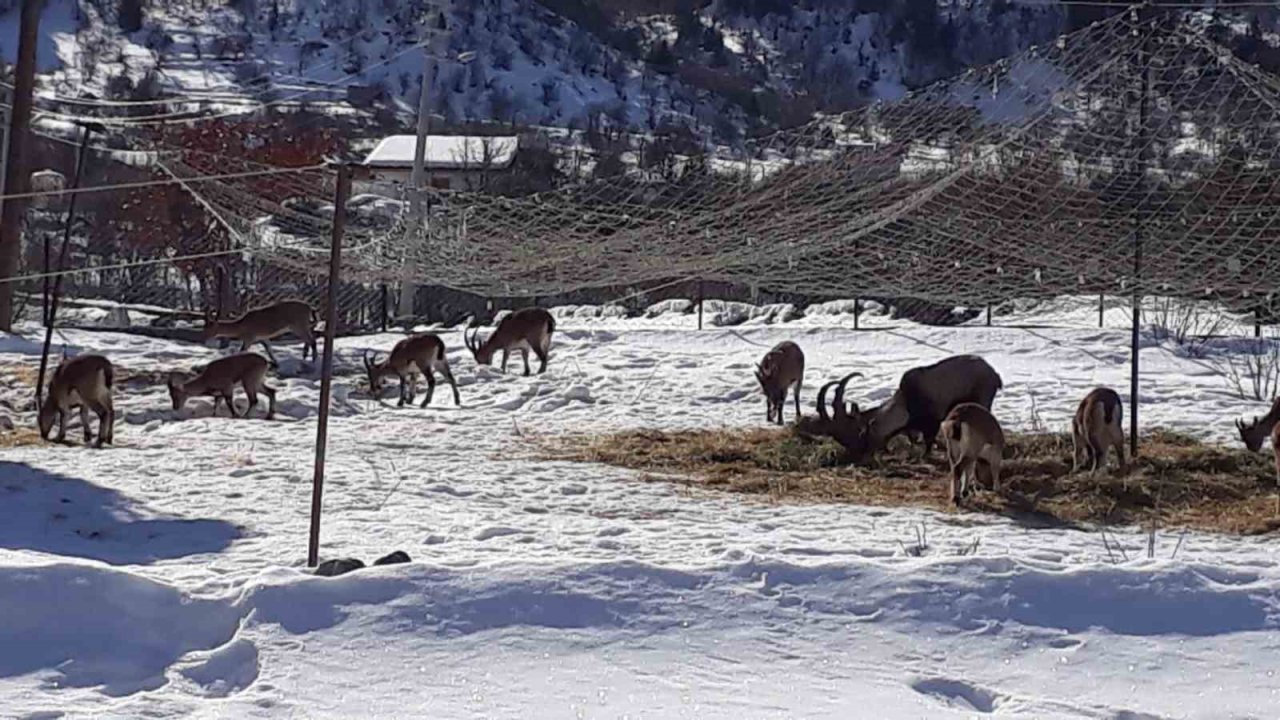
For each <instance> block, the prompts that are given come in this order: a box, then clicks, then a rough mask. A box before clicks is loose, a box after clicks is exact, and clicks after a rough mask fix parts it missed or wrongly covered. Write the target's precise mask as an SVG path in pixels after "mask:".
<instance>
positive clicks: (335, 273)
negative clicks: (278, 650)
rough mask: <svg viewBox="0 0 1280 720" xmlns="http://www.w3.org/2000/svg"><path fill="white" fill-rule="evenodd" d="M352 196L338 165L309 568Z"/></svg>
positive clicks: (315, 542)
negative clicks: (339, 292) (343, 251)
mask: <svg viewBox="0 0 1280 720" xmlns="http://www.w3.org/2000/svg"><path fill="white" fill-rule="evenodd" d="M350 195H351V168H349V167H347V166H346V165H345V164H344V165H340V166H338V188H337V191H336V192H335V194H334V203H333V233H332V236H331V239H330V247H329V289H328V293H327V295H328V303H327V305H328V307H327V308H326V309H325V318H324V360H323V361H322V362H321V370H320V410H319V417H318V418H317V421H316V462H315V474H314V476H313V477H312V481H311V538H310V540H309V541H308V543H307V566H308V567H315V566H316V563H318V562H319V561H320V509H321V507H322V502H321V496H322V495H323V494H324V459H325V452H326V451H327V450H328V445H329V393H330V388H331V386H332V382H333V338H334V335H335V334H336V333H337V325H338V280H339V276H340V274H341V273H340V271H341V267H342V234H343V233H344V232H345V231H346V228H347V198H348V197H349V196H350Z"/></svg>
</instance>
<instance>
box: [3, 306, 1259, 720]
mask: <svg viewBox="0 0 1280 720" xmlns="http://www.w3.org/2000/svg"><path fill="white" fill-rule="evenodd" d="M582 314H584V315H585V314H589V313H582ZM851 322H852V318H851V317H850V316H848V315H840V314H834V315H832V314H828V315H817V314H813V313H811V314H810V315H809V316H807V317H805V318H801V319H797V320H793V321H790V322H783V323H774V324H760V323H757V324H752V323H747V324H744V325H739V326H734V327H710V326H709V327H708V328H707V329H705V330H702V331H697V330H696V329H694V323H695V318H694V316H692V315H687V314H680V315H661V316H659V317H655V318H648V319H634V320H628V319H619V318H603V319H601V318H597V319H591V318H569V317H565V318H563V319H562V320H561V322H560V326H561V327H560V328H559V330H558V331H557V334H556V336H555V342H554V346H553V350H552V362H551V367H550V370H549V371H548V373H547V374H546V375H544V376H541V377H532V378H524V377H521V376H519V375H518V374H516V373H514V372H513V373H512V374H510V375H501V374H499V373H498V372H497V371H496V370H495V369H492V368H477V367H476V366H475V364H474V362H472V361H471V359H470V357H469V355H467V353H466V351H465V349H463V347H462V340H461V336H460V333H459V332H457V331H455V330H452V329H450V330H446V331H443V332H442V335H443V337H444V339H445V342H446V343H447V344H448V346H449V347H450V348H451V352H450V360H451V362H452V364H453V366H454V368H455V373H456V374H457V376H458V380H459V383H460V385H461V392H462V400H463V406H462V407H461V408H455V407H453V405H452V402H451V398H450V397H449V393H448V392H447V391H445V392H438V393H437V395H436V398H435V400H434V402H433V406H432V407H431V408H429V409H426V410H422V409H418V408H416V407H415V408H405V409H397V408H395V407H394V401H393V398H394V390H393V389H388V390H387V391H386V395H385V399H384V401H383V402H382V403H381V404H379V403H377V402H374V401H373V400H371V399H370V398H369V397H368V396H367V393H366V392H365V391H364V390H363V385H364V381H363V375H362V374H361V373H360V355H361V352H362V351H363V349H365V348H370V347H372V348H380V349H387V348H389V347H390V346H391V345H392V344H393V343H394V341H395V340H396V339H397V337H398V336H397V335H395V334H387V335H378V336H367V337H353V338H346V339H343V340H341V341H339V343H338V347H337V350H338V352H337V369H338V373H339V377H338V378H337V380H336V382H335V387H334V390H335V392H334V397H335V400H334V416H333V418H332V423H331V434H330V446H329V466H328V475H327V480H326V484H325V496H324V500H325V518H324V527H323V533H322V547H321V554H322V556H323V557H325V558H333V557H345V556H355V557H359V558H361V559H363V560H365V561H366V562H369V561H371V560H373V559H374V558H376V557H378V556H380V555H383V554H386V553H388V552H390V551H392V550H396V549H402V550H405V551H407V552H408V553H409V554H410V555H411V556H412V557H413V560H414V562H412V563H410V564H407V565H397V566H388V567H378V568H370V569H365V570H361V571H358V572H356V573H352V574H349V575H345V576H342V577H340V578H318V577H312V576H309V575H308V574H306V573H305V572H304V570H305V568H304V567H303V559H304V558H305V551H306V538H307V522H308V510H309V503H310V491H311V482H310V481H311V459H312V452H313V442H314V436H315V422H314V418H315V407H316V402H317V396H318V386H319V383H318V381H317V380H316V373H315V372H314V369H313V368H310V367H308V366H304V365H302V364H301V363H300V362H299V361H298V360H297V357H298V355H297V353H298V352H299V350H300V349H299V347H298V346H290V347H287V348H286V347H280V346H277V354H278V355H279V356H280V357H281V359H282V361H283V367H282V372H281V374H282V376H283V377H282V378H281V379H279V380H278V381H276V385H277V386H279V387H280V388H281V392H280V399H281V402H280V408H279V413H280V417H279V419H278V420H277V421H275V422H271V423H267V422H264V421H262V420H260V419H249V420H231V419H228V418H226V417H220V418H216V419H214V418H210V417H209V410H210V403H209V402H208V401H194V402H192V403H191V404H190V405H189V406H188V407H187V408H186V409H185V410H184V411H182V412H180V413H174V412H172V411H171V410H170V409H169V405H168V402H169V401H168V396H167V393H166V391H165V389H164V387H163V386H162V385H155V384H148V381H146V380H145V379H142V380H133V381H124V382H121V383H120V384H119V386H118V392H117V402H118V405H117V407H118V409H119V410H120V416H121V419H120V421H119V424H118V425H117V432H116V446H115V447H111V448H107V449H105V450H102V451H93V450H89V449H85V448H82V447H79V446H78V445H73V446H66V447H55V446H48V445H45V446H30V447H19V448H13V449H7V450H2V451H0V608H3V611H2V612H0V716H3V717H6V718H7V717H54V716H59V713H65V714H66V715H69V716H73V717H88V716H93V717H139V716H148V717H175V716H184V717H185V716H195V717H284V716H289V717H362V718H375V717H431V718H473V717H474V718H481V717H498V718H512V717H522V718H544V717H545V718H563V717H578V718H602V717H609V718H622V717H629V718H683V717H688V718H795V717H805V718H809V717H815V718H826V717H841V718H845V717H874V718H939V717H974V716H979V715H984V714H994V715H1001V716H1009V717H1035V718H1059V717H1061V718H1114V719H1116V720H1119V719H1121V718H1127V719H1135V718H1181V717H1196V718H1225V717H1231V718H1244V717H1257V718H1263V717H1275V716H1276V712H1277V708H1280V678H1277V677H1276V674H1275V673H1276V670H1277V666H1278V665H1280V661H1277V659H1276V658H1277V657H1280V634H1278V633H1277V632H1276V631H1277V629H1280V595H1277V591H1278V590H1280V571H1278V570H1277V568H1276V555H1277V545H1276V542H1275V539H1274V538H1269V537H1266V538H1244V539H1240V538H1231V537H1224V536H1214V535H1200V534H1188V535H1186V536H1185V537H1184V538H1183V539H1182V541H1181V547H1180V549H1179V551H1178V553H1177V556H1176V558H1172V559H1171V555H1172V554H1173V550H1174V546H1175V545H1176V544H1177V542H1178V536H1177V534H1176V533H1175V532H1173V531H1170V532H1168V533H1164V534H1162V535H1161V536H1160V537H1159V538H1158V542H1157V545H1158V548H1157V559H1155V560H1148V559H1146V558H1145V552H1144V551H1143V550H1142V549H1140V548H1142V546H1143V545H1144V544H1145V537H1143V536H1141V534H1140V533H1139V531H1138V530H1136V529H1129V530H1125V529H1119V530H1117V536H1118V538H1119V540H1120V542H1121V543H1122V544H1123V545H1124V546H1126V547H1127V554H1128V557H1129V558H1130V559H1129V560H1123V559H1119V558H1112V557H1110V556H1109V554H1108V552H1107V550H1106V548H1105V547H1104V545H1103V542H1102V540H1101V538H1100V536H1099V535H1098V534H1097V533H1091V532H1084V531H1078V530H1069V529H1060V528H1032V527H1026V526H1023V525H1019V524H1018V523H1016V522H1014V521H1011V520H1008V519H1003V518H996V517H986V516H978V515H973V514H965V513H957V514H939V513H932V512H925V511H917V510H893V509H884V508H860V507H852V506H821V505H810V506H800V505H786V504H783V505H773V504H768V503H765V502H757V501H751V500H749V499H744V498H742V497H738V496H732V497H731V496H725V495H703V494H699V493H694V492H692V491H690V490H688V489H685V488H683V487H681V486H680V485H678V484H672V485H664V484H659V483H648V482H637V481H635V479H634V475H633V474H632V473H630V472H628V471H624V470H620V469H616V468H609V467H597V466H587V465H575V464H568V463H559V462H546V461H535V460H531V459H529V458H528V457H526V456H525V455H524V454H523V452H524V451H523V450H522V448H521V444H520V442H519V440H520V438H519V435H521V434H528V433H560V432H580V431H591V432H594V431H606V430H611V429H620V428H630V427H638V426H649V427H664V428H674V427H705V426H720V425H729V426H738V425H758V424H761V423H762V422H763V416H764V407H763V405H764V403H763V402H762V401H761V400H760V398H759V396H758V394H757V391H756V388H755V380H754V379H753V377H752V375H751V372H750V368H751V364H752V363H753V362H754V361H755V360H757V359H758V358H759V356H760V355H761V354H763V352H764V351H765V350H766V349H767V348H768V347H769V346H771V345H772V344H774V343H776V342H778V341H780V340H782V339H786V338H790V339H793V340H795V341H796V342H798V343H799V344H800V345H801V347H802V348H803V349H804V351H805V352H806V355H807V357H808V367H809V370H808V386H807V390H806V392H805V397H804V399H805V402H806V404H807V405H808V406H809V407H810V408H811V407H812V403H813V394H814V390H815V389H816V387H817V386H818V384H819V383H820V382H821V381H823V380H825V379H829V378H834V377H836V376H838V375H840V374H842V373H843V372H846V371H849V370H853V369H857V370H860V371H862V372H863V373H865V374H866V375H867V381H866V383H865V384H864V385H862V386H859V388H858V393H859V396H860V397H859V400H860V401H861V400H863V399H864V398H865V399H869V400H876V399H882V398H884V397H886V396H887V395H888V393H889V391H890V388H891V387H892V384H893V382H895V381H896V378H897V376H898V375H899V374H900V373H901V372H902V371H903V370H905V369H906V368H908V367H910V366H913V365H916V364H921V363H926V362H931V361H933V360H936V359H940V358H941V357H943V356H945V355H947V354H953V353H961V352H976V353H981V354H983V355H984V356H986V357H987V358H988V359H989V360H990V361H991V363H992V364H993V365H994V366H995V367H996V368H997V370H998V371H999V372H1000V373H1001V374H1002V376H1003V377H1004V381H1005V390H1004V391H1003V392H1002V394H1001V395H1000V396H998V397H997V400H996V411H997V414H998V415H999V416H1000V417H1001V419H1002V420H1003V421H1004V422H1005V423H1006V425H1009V426H1012V427H1023V428H1025V427H1027V426H1028V425H1030V424H1032V423H1033V422H1039V423H1041V424H1043V425H1044V426H1046V427H1048V428H1050V429H1061V428H1063V427H1065V425H1066V422H1067V419H1068V417H1069V414H1070V412H1071V411H1072V410H1073V409H1074V404H1075V403H1076V402H1077V401H1078V399H1079V397H1080V396H1081V395H1082V394H1083V393H1084V392H1085V391H1086V390H1087V389H1089V388H1090V387H1092V386H1094V385H1095V384H1108V385H1112V386H1114V387H1117V388H1119V389H1123V388H1126V387H1127V371H1128V352H1127V342H1128V330H1127V314H1125V313H1123V312H1122V311H1120V310H1113V311H1110V313H1109V316H1108V319H1107V323H1108V327H1106V328H1105V329H1098V328H1097V327H1096V311H1095V310H1094V308H1093V306H1092V305H1091V304H1090V303H1088V302H1081V303H1078V304H1074V305H1072V304H1059V305H1055V306H1053V307H1049V308H1046V307H1041V308H1039V309H1037V310H1035V311H1034V312H1027V313H1022V314H1019V315H1017V316H1006V317H998V318H997V322H998V323H999V324H1003V325H1004V327H1000V326H997V327H993V328H986V327H983V326H982V325H981V322H980V321H975V322H972V323H970V324H968V325H967V326H964V327H959V328H937V327H923V326H919V325H915V324H912V323H909V322H906V321H897V320H891V319H889V318H886V317H882V316H864V317H863V324H864V327H865V326H870V327H874V328H876V330H875V331H871V332H868V331H862V332H855V331H853V330H851V329H850V327H849V326H850V325H851ZM1011 325H1017V327H1010V326H1011ZM37 336H38V334H37V332H36V331H35V329H34V328H31V329H29V332H26V333H25V334H24V337H5V336H0V365H5V364H12V363H17V362H21V363H32V362H35V361H36V359H37V355H35V353H38V345H37ZM66 336H67V339H68V340H69V342H70V343H71V345H72V346H73V351H87V350H93V351H98V352H104V353H106V354H108V355H109V356H110V357H111V358H112V359H113V361H115V362H116V364H117V365H118V366H119V367H120V368H122V372H121V375H128V374H129V373H154V372H162V371H167V370H169V369H173V368H183V367H190V366H192V365H196V364H201V363H203V362H206V361H207V360H208V359H210V358H212V357H213V356H214V355H215V354H216V351H215V350H213V349H211V348H204V347H200V346H194V345H188V344H182V343H167V342H162V341H157V340H153V339H148V338H140V337H136V336H130V335H127V334H122V333H118V332H112V331H104V332H76V331H70V332H67V333H66ZM1144 345H1145V350H1144V353H1143V362H1144V367H1145V374H1144V383H1143V387H1142V400H1143V407H1142V418H1143V420H1144V422H1145V423H1151V424H1154V425H1163V426H1167V427H1173V428H1177V429H1179V430H1183V431H1187V432H1191V433H1195V434H1197V435H1201V436H1204V437H1208V438H1212V439H1216V440H1221V441H1230V439H1231V434H1232V432H1234V431H1233V429H1232V425H1231V420H1232V419H1233V418H1235V417H1238V416H1241V415H1244V414H1245V413H1259V412H1261V410H1262V409H1263V407H1262V404H1261V403H1256V402H1254V403H1251V402H1245V401H1241V400H1239V399H1236V398H1234V397H1233V396H1232V395H1231V394H1230V393H1229V392H1228V388H1227V385H1226V383H1225V382H1224V380H1223V378H1222V377H1221V376H1220V375H1218V374H1217V373H1216V372H1215V371H1214V369H1213V366H1212V363H1211V362H1207V361H1206V360H1204V359H1201V358H1190V357H1187V356H1186V353H1185V352H1183V351H1181V350H1180V349H1178V348H1176V347H1175V346H1173V345H1172V344H1170V343H1168V342H1165V343H1156V342H1155V341H1153V340H1148V341H1146V342H1145V343H1144ZM1229 346H1230V345H1229V344H1226V345H1224V347H1229ZM1210 352H1212V350H1211V351H1210ZM512 362H513V366H512V368H513V369H518V367H519V360H518V358H515V359H513V361H512ZM1033 397H1034V401H1033ZM9 400H10V401H11V402H21V398H17V397H10V398H9ZM1126 412H1128V408H1126ZM1033 418H1038V420H1033ZM19 422H29V419H28V418H26V417H20V418H19ZM70 437H76V434H75V433H74V432H72V433H70ZM938 491H939V492H940V493H941V492H943V480H942V479H941V478H939V485H938ZM921 534H923V537H924V542H923V545H924V547H921V543H920V542H919V539H920V537H921ZM975 542H976V550H975Z"/></svg>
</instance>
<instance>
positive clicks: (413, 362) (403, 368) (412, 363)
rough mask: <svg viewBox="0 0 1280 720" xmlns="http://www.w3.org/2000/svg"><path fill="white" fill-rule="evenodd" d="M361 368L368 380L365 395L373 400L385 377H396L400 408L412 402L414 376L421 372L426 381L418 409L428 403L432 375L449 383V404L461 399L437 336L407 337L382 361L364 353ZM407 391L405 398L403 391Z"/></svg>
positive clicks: (414, 383)
mask: <svg viewBox="0 0 1280 720" xmlns="http://www.w3.org/2000/svg"><path fill="white" fill-rule="evenodd" d="M364 369H365V372H366V373H367V374H368V377H369V392H371V393H373V396H374V397H375V398H377V397H379V396H380V395H381V394H382V379H383V378H384V377H386V376H388V375H395V376H396V377H398V378H400V403H399V405H400V406H401V407H403V406H404V404H405V403H411V402H413V396H414V394H415V387H414V386H415V385H416V384H417V383H416V380H417V378H416V376H415V372H420V373H422V374H423V375H424V376H425V377H426V378H427V397H426V399H425V400H423V401H422V407H426V406H427V405H430V404H431V396H432V395H433V394H435V391H436V375H435V374H436V372H439V373H440V374H441V375H443V376H444V379H445V380H446V381H447V382H448V383H449V387H451V388H453V404H454V405H461V404H462V400H461V398H460V397H459V396H458V384H457V383H456V382H454V380H453V372H452V371H450V370H449V360H448V359H447V358H446V357H445V353H444V341H442V340H441V339H440V337H439V336H437V335H432V334H429V333H428V334H424V335H413V336H410V337H407V338H405V339H403V340H401V341H400V342H398V343H396V346H395V347H394V348H392V349H391V354H390V355H388V356H387V359H386V360H383V361H382V362H378V361H377V356H376V355H375V356H374V358H372V359H371V358H370V357H369V355H368V353H366V354H365V356H364ZM406 375H407V376H409V382H408V383H406V382H405V376H406ZM406 389H407V390H408V397H407V399H406V394H405V391H406Z"/></svg>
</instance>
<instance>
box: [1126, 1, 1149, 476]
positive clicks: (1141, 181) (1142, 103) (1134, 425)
mask: <svg viewBox="0 0 1280 720" xmlns="http://www.w3.org/2000/svg"><path fill="white" fill-rule="evenodd" d="M1143 14H1144V15H1145V13H1143ZM1144 32H1146V33H1147V34H1146V35H1145V36H1144V37H1143V39H1142V44H1141V45H1139V47H1138V68H1139V71H1140V72H1141V73H1142V81H1141V86H1140V89H1139V92H1140V93H1141V95H1140V97H1139V100H1138V148H1137V150H1138V152H1137V157H1135V158H1134V160H1135V161H1136V165H1137V187H1138V188H1139V191H1140V192H1139V195H1138V205H1137V207H1136V208H1135V209H1134V213H1133V313H1132V316H1133V317H1132V320H1133V326H1132V328H1131V332H1132V335H1131V337H1130V340H1129V345H1130V347H1129V357H1130V366H1129V457H1130V459H1134V458H1137V457H1138V427H1139V425H1138V378H1139V372H1140V363H1139V361H1138V353H1139V344H1140V343H1139V337H1138V336H1139V332H1140V330H1141V326H1142V325H1141V324H1142V239H1143V238H1142V234H1143V232H1142V231H1143V224H1144V222H1145V221H1146V218H1145V217H1144V216H1143V210H1144V206H1145V205H1146V202H1145V198H1144V197H1143V196H1142V194H1141V191H1142V190H1143V189H1144V188H1145V186H1146V175H1147V113H1148V108H1147V103H1148V99H1149V96H1150V94H1151V71H1150V69H1149V67H1148V65H1149V64H1150V57H1149V53H1148V50H1147V45H1148V43H1149V42H1150V41H1151V32H1152V29H1151V28H1150V27H1146V28H1144Z"/></svg>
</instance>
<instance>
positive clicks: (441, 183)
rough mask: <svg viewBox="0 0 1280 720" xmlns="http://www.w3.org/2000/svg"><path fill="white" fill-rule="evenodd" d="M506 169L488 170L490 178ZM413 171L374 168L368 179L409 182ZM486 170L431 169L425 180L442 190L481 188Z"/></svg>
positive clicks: (475, 189) (407, 169) (472, 189)
mask: <svg viewBox="0 0 1280 720" xmlns="http://www.w3.org/2000/svg"><path fill="white" fill-rule="evenodd" d="M506 172H507V171H506V170H489V171H488V172H487V175H488V177H489V178H490V179H492V178H493V177H495V176H498V175H501V174H503V173H506ZM412 175H413V171H412V170H411V169H409V168H376V169H371V171H370V179H371V180H373V181H375V182H394V183H401V184H405V185H407V184H409V178H410V177H412ZM485 176H486V172H483V171H480V170H431V171H428V172H427V182H429V183H430V184H431V185H433V186H435V187H437V188H440V189H442V190H469V191H477V190H481V189H483V186H484V178H485Z"/></svg>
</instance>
